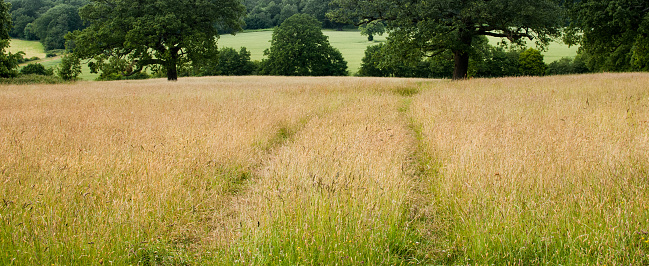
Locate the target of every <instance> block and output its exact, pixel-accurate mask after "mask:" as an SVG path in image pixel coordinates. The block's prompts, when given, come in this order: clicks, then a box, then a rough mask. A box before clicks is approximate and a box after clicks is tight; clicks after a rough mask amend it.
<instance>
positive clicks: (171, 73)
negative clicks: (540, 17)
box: [167, 49, 178, 81]
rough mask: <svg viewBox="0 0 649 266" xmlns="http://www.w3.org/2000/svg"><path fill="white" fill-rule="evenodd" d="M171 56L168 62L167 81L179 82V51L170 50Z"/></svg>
mask: <svg viewBox="0 0 649 266" xmlns="http://www.w3.org/2000/svg"><path fill="white" fill-rule="evenodd" d="M170 52H171V56H170V58H169V59H168V61H167V81H178V66H177V65H178V50H176V49H172V50H170Z"/></svg>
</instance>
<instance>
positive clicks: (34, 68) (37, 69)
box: [20, 63, 54, 76]
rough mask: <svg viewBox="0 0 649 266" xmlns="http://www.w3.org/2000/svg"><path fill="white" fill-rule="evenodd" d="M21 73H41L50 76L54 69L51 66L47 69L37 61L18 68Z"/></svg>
mask: <svg viewBox="0 0 649 266" xmlns="http://www.w3.org/2000/svg"><path fill="white" fill-rule="evenodd" d="M20 74H21V75H29V74H36V75H43V76H52V75H54V70H53V69H52V68H50V69H47V68H45V66H43V65H41V64H39V63H32V64H28V65H26V66H24V67H23V68H22V69H21V70H20Z"/></svg>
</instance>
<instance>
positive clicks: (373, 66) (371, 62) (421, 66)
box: [357, 43, 452, 78]
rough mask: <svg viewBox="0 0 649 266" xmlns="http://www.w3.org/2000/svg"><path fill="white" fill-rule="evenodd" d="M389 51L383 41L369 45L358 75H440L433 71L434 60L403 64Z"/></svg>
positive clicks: (422, 76)
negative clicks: (393, 58) (395, 59)
mask: <svg viewBox="0 0 649 266" xmlns="http://www.w3.org/2000/svg"><path fill="white" fill-rule="evenodd" d="M389 53H390V52H389V51H388V49H387V45H385V44H383V43H381V44H377V45H372V46H368V47H367V49H366V50H365V57H363V59H362V63H361V68H360V69H359V70H358V73H357V75H358V76H367V77H420V78H428V77H438V76H435V74H439V73H433V71H432V64H433V61H432V60H421V61H419V62H416V63H414V64H403V63H400V62H398V61H392V60H391V59H392V57H391V55H390V54H389ZM451 70H452V69H451Z"/></svg>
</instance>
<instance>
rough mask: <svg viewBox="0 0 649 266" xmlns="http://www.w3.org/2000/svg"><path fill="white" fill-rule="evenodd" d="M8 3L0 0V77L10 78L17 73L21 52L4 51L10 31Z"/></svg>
mask: <svg viewBox="0 0 649 266" xmlns="http://www.w3.org/2000/svg"><path fill="white" fill-rule="evenodd" d="M10 8H11V4H10V3H5V1H4V0H0V78H10V77H14V76H17V75H18V71H17V70H16V69H15V68H16V67H17V66H18V59H19V58H22V54H20V53H18V54H12V53H9V52H6V51H5V49H7V48H8V47H9V31H11V15H10V14H9V9H10Z"/></svg>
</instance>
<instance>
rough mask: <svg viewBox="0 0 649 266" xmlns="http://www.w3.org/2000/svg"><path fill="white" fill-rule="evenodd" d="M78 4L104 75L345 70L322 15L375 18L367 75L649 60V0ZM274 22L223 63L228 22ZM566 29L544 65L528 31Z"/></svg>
mask: <svg viewBox="0 0 649 266" xmlns="http://www.w3.org/2000/svg"><path fill="white" fill-rule="evenodd" d="M24 1H28V0H23V1H22V2H24ZM29 1H40V0H29ZM13 2H21V1H17V0H15V1H12V3H13ZM41 2H44V1H41ZM72 2H73V1H51V3H63V4H66V5H70V4H71V3H72ZM80 2H83V1H78V2H74V3H80ZM179 6H182V7H183V8H178V7H179ZM53 8H54V7H52V8H49V9H48V11H46V12H45V13H47V12H49V10H51V9H53ZM60 9H62V8H60ZM11 10H14V7H12V8H11ZM16 10H17V9H16ZM246 10H247V11H246ZM315 10H317V12H316V11H315ZM41 12H42V10H41ZM45 13H43V14H45ZM52 13H54V11H52ZM63 13H64V12H63ZM78 15H79V18H80V19H79V21H81V24H83V25H85V26H86V27H82V28H79V29H76V30H69V31H71V33H69V34H67V35H66V41H65V43H66V45H67V48H68V49H69V50H70V51H71V52H72V53H71V54H70V59H68V60H67V61H66V62H68V63H69V67H70V70H71V72H70V73H72V74H74V73H75V72H74V71H73V70H74V69H78V68H77V67H76V65H78V64H79V62H80V61H84V62H87V63H88V64H89V66H90V68H91V69H92V71H93V72H100V73H102V75H103V77H105V78H111V77H113V78H115V77H134V76H138V75H142V73H146V72H143V70H144V69H147V68H148V69H149V71H150V72H153V73H158V75H162V76H166V77H167V78H168V79H169V80H176V79H177V77H178V75H179V74H180V75H211V74H225V73H228V74H230V73H231V74H242V73H255V74H271V75H344V74H347V73H348V72H347V69H346V63H344V59H342V56H339V54H340V53H339V51H337V50H335V49H333V48H331V47H330V46H329V45H328V40H327V39H326V38H322V37H320V35H321V34H322V33H321V31H320V29H321V27H322V26H323V25H324V26H332V25H344V24H350V25H355V26H359V27H361V28H364V29H365V30H364V31H365V33H366V35H368V37H370V38H371V37H372V35H373V34H374V33H373V32H372V29H375V28H377V27H378V28H379V30H378V31H377V32H379V31H380V32H386V33H387V34H388V38H387V41H386V42H385V43H383V44H379V45H376V46H370V47H368V49H367V51H366V54H365V58H364V59H363V66H362V68H361V69H360V71H359V74H361V75H371V76H423V77H450V78H453V79H463V78H466V77H470V76H476V77H496V76H508V75H514V76H515V75H543V74H560V73H583V72H595V71H646V70H648V69H649V63H648V62H649V37H647V36H648V34H649V2H647V1H644V0H608V1H605V0H582V1H580V0H575V1H563V0H498V1H486V0H466V1H456V0H431V1H418V0H405V1H404V0H374V1H365V0H331V1H328V0H306V1H301V0H284V1H281V3H280V2H275V1H267V0H257V1H255V0H249V1H244V2H240V1H238V0H220V1H216V0H201V1H198V0H189V1H187V0H183V1H181V0H139V1H127V0H92V1H89V2H88V3H87V4H86V5H83V7H82V8H81V9H79V12H78ZM11 18H13V16H11ZM37 20H38V19H37ZM260 21H261V22H260ZM297 21H299V22H297ZM262 22H263V23H262ZM287 22H289V23H287ZM255 23H257V24H255ZM300 23H301V24H304V25H308V26H309V27H307V28H300V27H298V26H297V25H296V24H300ZM50 24H51V25H56V23H54V22H50ZM285 24H286V25H285ZM21 25H22V24H21ZM255 25H256V26H255ZM275 25H279V27H277V28H276V29H275V32H274V34H273V40H272V46H271V48H270V49H269V50H267V52H266V55H267V57H268V58H267V59H264V60H263V61H262V62H257V63H254V62H249V55H248V56H247V57H246V53H247V51H246V50H245V49H242V50H240V51H239V52H236V51H231V50H227V51H226V50H224V51H223V52H222V58H238V59H236V60H243V61H242V62H243V63H237V64H230V63H231V62H234V61H236V60H234V59H232V60H229V61H227V60H226V61H223V64H225V65H227V64H230V65H241V66H244V67H243V69H247V71H230V70H227V71H226V70H224V69H225V67H224V65H219V64H221V61H220V60H219V51H218V49H217V46H216V40H217V37H218V36H219V34H222V33H224V32H232V33H235V32H237V31H241V30H242V29H244V28H245V27H249V28H255V27H269V26H275ZM311 26H313V27H311ZM5 27H6V26H5ZM32 27H33V26H32ZM26 28H28V27H27V26H25V28H23V33H25V32H26V31H27V30H26ZM288 29H291V30H288ZM367 29H371V30H370V32H369V33H368V32H367ZM10 30H11V31H12V32H13V30H15V28H13V29H10ZM319 31H320V35H317V34H315V33H317V32H319ZM28 32H29V31H28ZM282 32H292V35H284V34H282ZM301 33H310V35H309V37H304V36H302V37H300V36H301V35H300V36H298V35H299V34H301ZM311 33H313V34H311ZM282 36H283V37H282ZM296 36H298V37H299V38H295V39H290V38H289V37H296ZM486 37H491V38H499V39H501V40H503V43H504V45H496V46H493V45H490V44H489V43H488V42H487V41H486ZM557 40H564V41H565V42H566V43H569V44H573V45H579V46H580V49H579V55H578V57H577V58H574V59H568V58H566V59H562V60H559V61H557V62H554V63H552V64H550V65H545V64H543V62H542V55H541V51H539V50H536V49H528V48H526V47H525V43H530V42H531V43H535V44H536V46H537V47H538V48H539V49H540V50H543V49H544V48H545V47H547V45H548V44H549V43H550V42H551V41H557ZM235 54H236V56H235ZM246 58H247V59H246ZM246 60H247V61H246ZM304 60H309V63H307V61H304ZM227 62H230V63H227ZM321 64H325V65H321ZM282 69H283V71H280V70H282Z"/></svg>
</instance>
